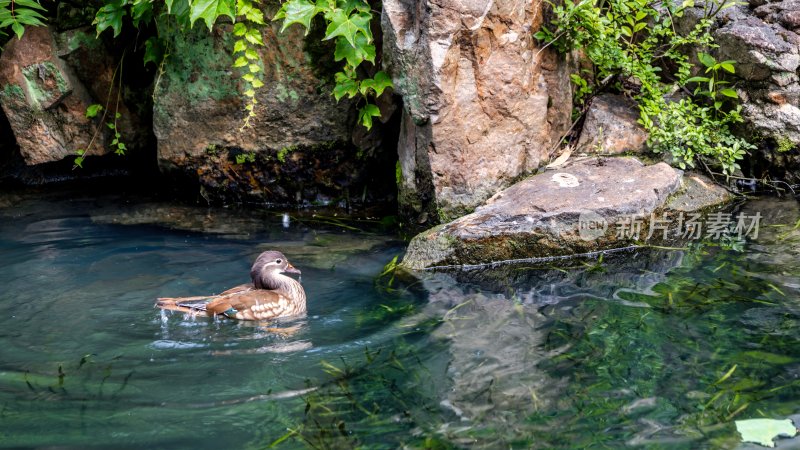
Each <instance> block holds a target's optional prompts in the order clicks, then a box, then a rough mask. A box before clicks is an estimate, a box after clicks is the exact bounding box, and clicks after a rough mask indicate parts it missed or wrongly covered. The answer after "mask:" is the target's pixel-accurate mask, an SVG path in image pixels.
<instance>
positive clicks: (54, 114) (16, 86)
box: [0, 27, 147, 165]
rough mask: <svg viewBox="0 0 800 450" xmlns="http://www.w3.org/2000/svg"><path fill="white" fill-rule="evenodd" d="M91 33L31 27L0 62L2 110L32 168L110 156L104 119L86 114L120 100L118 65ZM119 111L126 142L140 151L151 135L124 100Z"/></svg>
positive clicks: (109, 135) (0, 103)
mask: <svg viewBox="0 0 800 450" xmlns="http://www.w3.org/2000/svg"><path fill="white" fill-rule="evenodd" d="M91 33H92V31H91V30H89V31H87V30H86V29H81V30H71V31H68V32H66V33H55V32H53V31H52V29H50V28H46V27H28V28H27V29H26V31H25V34H24V35H23V37H22V39H21V40H17V39H16V38H14V39H12V40H11V41H10V42H9V43H8V44H7V45H6V47H5V49H4V51H3V53H2V56H1V57H0V105H2V107H3V111H4V112H5V114H6V116H7V118H8V121H9V124H10V127H11V129H12V131H13V134H14V137H15V138H16V141H17V145H18V146H19V152H20V154H21V155H22V158H23V159H24V161H25V163H26V164H28V165H35V164H42V163H47V162H53V161H59V160H61V159H64V158H66V157H71V156H74V155H75V151H76V150H77V149H88V154H92V155H98V154H105V153H108V152H109V151H110V149H109V147H108V146H107V145H106V144H107V141H108V142H110V140H111V138H112V137H111V134H110V133H109V132H108V130H107V129H106V127H105V126H104V125H103V124H102V123H101V121H100V118H99V117H98V118H96V119H94V120H91V119H87V118H86V116H85V112H86V108H87V107H88V106H89V105H91V104H93V103H100V104H104V105H105V104H107V101H108V99H109V97H111V98H116V96H117V89H116V87H114V88H112V86H111V84H112V78H113V74H114V69H115V66H116V62H115V61H114V59H113V57H112V56H111V55H110V54H108V53H107V52H105V50H104V48H103V44H102V42H101V41H97V40H95V39H94V35H93V34H91ZM116 112H119V113H120V114H121V117H120V119H119V121H118V128H119V129H120V130H121V132H122V133H123V141H124V142H126V143H128V147H129V148H136V147H137V146H139V145H140V144H141V142H143V140H144V139H146V134H147V133H146V132H145V131H143V130H142V129H141V125H140V122H139V119H138V116H136V115H135V114H133V113H132V112H131V111H129V110H128V108H127V107H126V105H125V102H124V101H122V102H120V103H119V107H118V108H117V109H116ZM101 115H102V114H101ZM90 143H91V145H90Z"/></svg>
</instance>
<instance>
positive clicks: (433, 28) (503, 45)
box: [382, 0, 572, 223]
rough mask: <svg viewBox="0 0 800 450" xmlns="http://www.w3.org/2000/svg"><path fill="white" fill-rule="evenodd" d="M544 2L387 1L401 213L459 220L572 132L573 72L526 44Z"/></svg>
mask: <svg viewBox="0 0 800 450" xmlns="http://www.w3.org/2000/svg"><path fill="white" fill-rule="evenodd" d="M544 5H545V4H544V2H541V1H533V0H429V1H424V2H421V1H418V0H385V1H384V2H383V16H382V28H383V34H384V46H383V48H384V67H385V68H386V69H387V70H388V71H389V72H390V73H391V75H392V78H393V81H394V83H395V86H396V89H397V92H398V93H399V94H401V95H402V96H403V101H404V112H403V119H402V125H401V131H400V140H399V144H398V154H399V158H400V172H401V173H400V174H399V177H398V178H399V195H400V199H399V200H400V206H401V210H402V211H403V212H404V213H405V214H406V215H408V216H412V217H414V218H416V219H417V221H418V222H420V223H426V222H427V223H433V222H438V221H445V220H447V219H448V218H450V217H454V216H458V215H462V214H464V213H467V212H469V211H471V210H472V209H473V208H474V207H476V206H477V205H479V204H480V203H482V202H483V201H484V200H486V199H487V198H489V197H491V196H492V195H493V194H494V193H495V192H497V191H498V190H499V189H502V188H503V187H506V186H507V185H509V184H510V183H511V182H512V181H513V180H514V179H515V178H517V177H519V176H520V175H523V174H526V173H529V172H531V171H533V170H535V169H537V168H538V167H539V166H540V164H541V163H542V162H546V161H547V160H548V158H549V157H550V152H551V151H552V150H553V147H554V144H555V142H556V141H557V140H558V139H559V138H560V137H561V135H562V134H563V133H564V132H565V131H566V130H567V128H568V127H569V119H570V111H571V103H572V102H571V88H570V85H569V72H570V70H569V69H570V68H569V65H568V64H567V61H566V60H565V59H564V58H563V57H561V56H559V55H557V54H556V53H555V52H554V51H553V50H552V49H549V48H548V49H541V48H539V47H538V46H537V44H536V42H535V40H534V39H533V33H535V32H536V31H537V30H538V29H539V27H540V26H541V24H542V20H543V19H542V15H543V8H544Z"/></svg>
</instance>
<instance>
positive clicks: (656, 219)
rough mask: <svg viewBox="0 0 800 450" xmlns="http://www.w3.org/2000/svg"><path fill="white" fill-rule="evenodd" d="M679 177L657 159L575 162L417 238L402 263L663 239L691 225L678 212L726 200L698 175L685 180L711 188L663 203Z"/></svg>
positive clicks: (455, 261)
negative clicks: (645, 161) (652, 162)
mask: <svg viewBox="0 0 800 450" xmlns="http://www.w3.org/2000/svg"><path fill="white" fill-rule="evenodd" d="M681 177H682V172H681V171H679V170H676V169H673V168H672V167H670V166H668V165H667V164H665V163H663V162H662V163H658V164H655V165H651V166H646V165H644V164H642V163H641V162H639V160H637V159H635V158H624V157H619V158H585V159H580V160H576V161H574V162H571V163H568V164H566V165H565V166H563V167H561V168H559V169H558V171H557V172H544V173H542V174H539V175H535V176H533V177H530V178H528V179H525V180H523V181H521V182H519V183H517V184H514V185H513V186H511V187H509V188H507V189H505V190H503V191H501V192H500V193H498V194H497V195H495V196H494V197H492V198H491V199H490V200H489V201H488V202H486V204H485V205H483V206H481V207H479V208H477V209H476V210H475V212H474V213H472V214H469V215H466V216H464V217H461V218H459V219H456V220H454V221H452V222H450V223H447V224H445V225H440V226H438V227H435V228H433V229H431V230H428V231H426V232H424V233H422V234H420V235H418V236H416V237H415V238H414V239H413V240H412V241H411V243H410V244H409V248H408V252H407V253H406V256H405V259H404V260H403V266H404V267H406V268H409V269H414V270H418V269H424V268H429V267H436V266H446V265H469V264H486V263H492V262H497V261H507V260H515V259H530V258H543V257H557V256H570V255H575V254H582V253H589V252H594V251H599V250H608V249H617V248H623V247H626V246H630V245H632V244H635V243H637V242H642V241H646V240H648V241H650V238H652V241H664V240H666V239H664V238H665V237H666V236H667V234H668V233H669V234H672V233H676V232H684V231H686V230H693V228H692V227H691V226H689V222H688V221H687V220H686V219H687V218H688V216H685V214H684V213H685V212H687V211H690V210H692V211H693V210H696V209H699V208H703V207H708V206H710V205H713V204H715V203H720V202H724V201H727V200H728V198H729V196H728V195H726V194H725V193H724V192H717V191H716V190H715V188H714V187H713V185H711V184H708V182H707V180H705V181H704V180H702V179H698V180H694V181H693V182H692V183H689V184H688V185H687V186H688V187H691V188H693V189H700V188H703V187H704V188H705V189H710V190H714V193H713V194H707V195H698V194H683V195H680V196H677V197H675V198H674V199H672V200H673V201H672V202H670V203H669V204H668V200H670V199H671V196H673V194H676V193H679V191H680V189H681V185H682V181H681ZM668 207H669V208H668ZM667 209H670V211H666V210H667ZM651 224H652V225H653V226H652V227H651ZM676 224H678V228H677V229H676V227H675V225H676ZM652 241H651V242H652Z"/></svg>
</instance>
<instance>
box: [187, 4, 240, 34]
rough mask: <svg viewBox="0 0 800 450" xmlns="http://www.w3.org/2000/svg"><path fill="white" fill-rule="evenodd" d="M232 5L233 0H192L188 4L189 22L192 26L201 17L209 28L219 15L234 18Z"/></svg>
mask: <svg viewBox="0 0 800 450" xmlns="http://www.w3.org/2000/svg"><path fill="white" fill-rule="evenodd" d="M233 7H234V5H233V0H193V1H192V2H191V4H190V5H189V24H190V26H194V23H195V22H196V21H197V20H198V19H203V21H204V22H205V23H206V26H207V27H208V29H209V30H211V28H212V27H213V26H214V23H215V22H216V21H217V18H219V17H220V16H228V17H230V18H231V20H236V18H235V17H234V16H233Z"/></svg>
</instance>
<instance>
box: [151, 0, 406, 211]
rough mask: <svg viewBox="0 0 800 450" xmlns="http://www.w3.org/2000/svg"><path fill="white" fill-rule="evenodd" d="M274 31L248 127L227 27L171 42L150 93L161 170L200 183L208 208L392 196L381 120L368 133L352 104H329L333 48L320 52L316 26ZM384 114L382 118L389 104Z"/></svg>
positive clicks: (273, 27) (269, 33) (270, 29)
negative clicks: (210, 205) (211, 203)
mask: <svg viewBox="0 0 800 450" xmlns="http://www.w3.org/2000/svg"><path fill="white" fill-rule="evenodd" d="M273 12H274V11H271V12H268V13H267V16H268V17H271V15H272V13H273ZM279 29H280V23H278V22H275V23H272V24H270V25H267V26H265V27H262V37H263V40H264V44H265V45H264V47H260V48H259V52H260V54H261V57H262V60H263V62H264V64H263V69H264V77H263V82H264V84H265V85H264V87H262V88H261V89H258V91H257V95H256V99H257V101H258V104H257V106H256V109H255V112H256V114H257V116H256V117H255V118H254V119H252V121H251V126H250V127H246V128H243V127H242V125H243V119H244V114H245V110H244V107H245V102H246V101H247V98H246V97H245V96H244V95H243V94H242V90H243V89H242V85H240V83H239V78H238V74H237V73H236V72H235V70H234V69H233V68H232V65H233V57H232V56H231V51H232V49H233V41H234V39H235V37H234V36H233V34H232V33H231V25H225V24H222V25H221V24H218V25H217V26H215V29H214V31H213V32H212V33H208V31H206V30H205V29H201V30H196V31H195V32H192V33H178V34H175V35H174V36H172V37H171V42H170V45H171V46H172V47H173V48H174V50H173V52H172V56H171V57H170V60H169V61H168V63H167V64H166V65H165V66H164V69H165V72H164V74H163V76H161V78H160V80H159V81H158V83H157V87H156V90H155V106H154V119H153V122H154V130H155V134H156V138H157V140H158V164H159V167H160V168H161V170H162V171H164V172H168V173H171V174H177V175H182V176H183V177H184V178H188V179H190V180H193V181H195V182H199V185H200V190H201V193H202V195H204V196H205V197H206V198H207V199H208V200H211V201H222V202H231V201H249V202H259V203H269V204H298V203H299V204H317V203H322V204H330V203H335V204H339V203H340V202H343V203H347V204H351V203H359V202H362V201H365V202H369V201H370V200H374V201H378V200H384V199H386V198H388V197H391V196H393V195H394V186H393V185H394V166H395V160H394V157H393V156H392V155H393V153H394V148H393V143H391V142H390V143H389V144H390V145H383V142H382V141H381V139H380V136H381V134H380V132H381V131H382V127H383V123H381V122H378V121H376V125H375V127H374V128H373V132H372V133H366V131H365V130H364V129H363V127H361V126H360V125H357V124H356V118H357V117H356V115H357V110H356V104H355V101H348V100H346V99H343V100H342V101H340V102H337V101H336V100H335V99H334V98H333V96H332V95H331V90H332V87H333V83H334V82H333V73H334V71H335V70H338V69H337V67H338V66H339V64H337V63H334V62H333V60H332V56H331V55H332V49H330V48H328V47H323V48H320V46H324V44H321V43H320V39H321V37H322V36H320V34H319V32H318V30H317V29H316V28H315V29H314V30H312V33H311V34H310V35H309V36H308V37H304V35H303V33H304V30H303V29H302V27H300V26H297V25H295V26H292V27H289V28H288V29H287V30H286V31H285V32H283V33H279ZM384 97H385V98H383V99H382V100H386V99H390V97H391V96H390V94H384ZM382 107H383V108H382V109H383V112H384V115H383V117H382V119H383V120H387V119H388V118H389V117H391V114H392V103H391V101H388V102H387V101H384V102H383V104H382ZM385 148H388V149H389V153H391V155H389V156H387V155H386V154H385V152H384V149H385Z"/></svg>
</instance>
